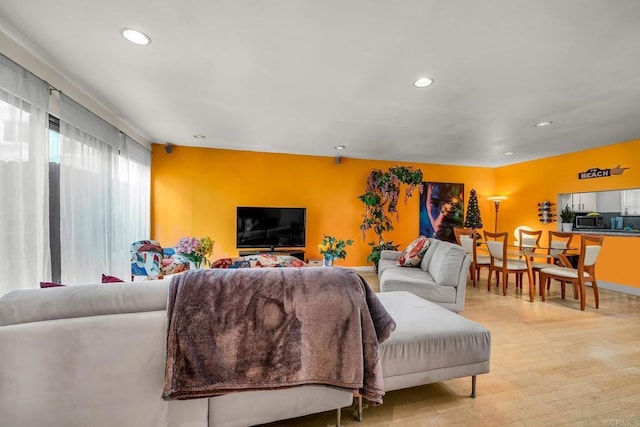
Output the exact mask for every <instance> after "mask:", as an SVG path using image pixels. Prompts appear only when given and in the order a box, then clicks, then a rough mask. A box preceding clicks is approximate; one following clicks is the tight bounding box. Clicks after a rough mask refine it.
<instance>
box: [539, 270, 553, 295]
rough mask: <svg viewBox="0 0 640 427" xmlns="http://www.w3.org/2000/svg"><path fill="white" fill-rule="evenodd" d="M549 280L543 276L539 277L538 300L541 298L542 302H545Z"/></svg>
mask: <svg viewBox="0 0 640 427" xmlns="http://www.w3.org/2000/svg"><path fill="white" fill-rule="evenodd" d="M550 284H551V283H550V281H549V278H548V277H547V276H545V275H543V274H541V275H540V298H542V302H544V301H546V300H547V289H549V285H550Z"/></svg>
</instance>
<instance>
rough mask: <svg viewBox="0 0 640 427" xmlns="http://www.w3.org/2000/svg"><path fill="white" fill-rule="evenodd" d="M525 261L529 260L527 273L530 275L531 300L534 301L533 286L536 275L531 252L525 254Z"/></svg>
mask: <svg viewBox="0 0 640 427" xmlns="http://www.w3.org/2000/svg"><path fill="white" fill-rule="evenodd" d="M524 258H525V261H526V262H527V274H528V275H529V302H533V301H534V296H533V294H534V292H533V288H534V285H535V282H534V281H533V280H534V276H533V265H532V264H533V256H532V255H530V254H526V255H525V257H524Z"/></svg>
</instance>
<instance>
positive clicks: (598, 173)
mask: <svg viewBox="0 0 640 427" xmlns="http://www.w3.org/2000/svg"><path fill="white" fill-rule="evenodd" d="M627 169H629V168H621V167H620V165H618V166H616V167H615V168H611V169H600V168H591V169H587V170H586V171H584V172H578V179H590V178H606V177H608V176H612V175H622V173H623V172H624V171H626V170H627Z"/></svg>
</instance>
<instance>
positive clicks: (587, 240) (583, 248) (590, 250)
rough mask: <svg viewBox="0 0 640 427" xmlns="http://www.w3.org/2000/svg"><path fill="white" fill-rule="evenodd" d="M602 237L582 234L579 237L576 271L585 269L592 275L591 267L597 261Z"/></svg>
mask: <svg viewBox="0 0 640 427" xmlns="http://www.w3.org/2000/svg"><path fill="white" fill-rule="evenodd" d="M603 241H604V236H602V235H592V234H583V235H581V237H580V258H579V259H578V271H581V270H583V269H587V270H588V271H589V272H590V273H591V274H592V275H593V267H594V266H595V264H596V261H597V260H598V255H600V250H601V249H602V242H603Z"/></svg>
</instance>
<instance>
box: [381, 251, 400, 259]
mask: <svg viewBox="0 0 640 427" xmlns="http://www.w3.org/2000/svg"><path fill="white" fill-rule="evenodd" d="M400 254H402V252H400V251H391V250H388V249H383V250H382V252H380V259H381V260H382V259H389V260H392V261H397V260H398V258H400Z"/></svg>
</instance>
